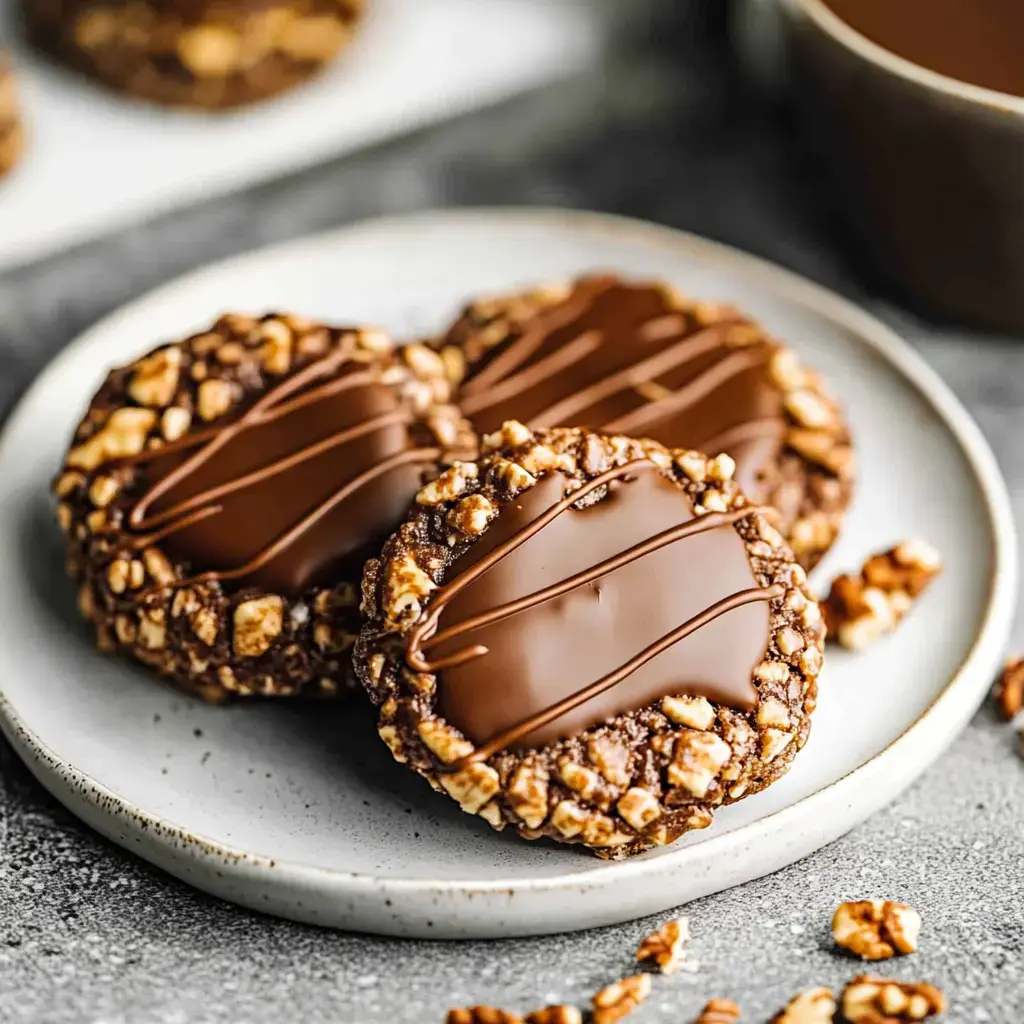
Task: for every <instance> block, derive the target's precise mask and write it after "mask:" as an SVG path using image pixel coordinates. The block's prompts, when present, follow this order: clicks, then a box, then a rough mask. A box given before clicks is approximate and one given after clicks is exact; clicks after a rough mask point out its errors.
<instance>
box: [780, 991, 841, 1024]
mask: <svg viewBox="0 0 1024 1024" xmlns="http://www.w3.org/2000/svg"><path fill="white" fill-rule="evenodd" d="M835 1012H836V998H835V995H834V994H833V992H832V989H830V988H809V989H807V990H806V991H805V992H800V993H798V994H797V995H795V996H793V998H792V999H790V1001H789V1002H788V1003H786V1005H785V1006H784V1007H783V1008H782V1009H781V1010H779V1012H778V1013H777V1014H775V1016H774V1017H772V1019H771V1020H770V1021H769V1022H768V1024H832V1018H833V1016H834V1015H835Z"/></svg>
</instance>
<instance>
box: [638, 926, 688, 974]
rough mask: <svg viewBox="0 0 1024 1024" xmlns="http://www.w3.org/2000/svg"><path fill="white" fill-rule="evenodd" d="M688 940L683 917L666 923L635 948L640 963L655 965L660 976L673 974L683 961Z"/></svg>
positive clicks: (686, 927)
mask: <svg viewBox="0 0 1024 1024" xmlns="http://www.w3.org/2000/svg"><path fill="white" fill-rule="evenodd" d="M689 938H690V927H689V922H688V921H687V919H686V918H685V917H679V918H676V919H675V920H673V921H666V922H665V923H664V924H663V925H662V926H661V927H660V928H658V929H656V930H655V931H653V932H651V934H650V935H648V936H647V937H646V938H644V940H643V941H642V942H641V943H640V945H639V946H638V947H637V951H636V958H637V960H638V961H639V962H640V963H654V964H657V966H658V970H660V971H661V973H662V974H675V972H676V971H678V970H679V966H680V964H681V963H682V961H683V956H684V949H683V947H684V946H685V944H686V942H687V941H688V940H689Z"/></svg>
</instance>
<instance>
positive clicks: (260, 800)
mask: <svg viewBox="0 0 1024 1024" xmlns="http://www.w3.org/2000/svg"><path fill="white" fill-rule="evenodd" d="M594 268H607V269H612V270H619V271H622V272H624V273H628V274H633V275H658V276H662V277H665V278H667V279H669V280H670V281H672V282H673V283H674V284H677V285H679V286H681V287H683V288H685V289H686V290H688V291H689V292H691V293H692V294H694V295H699V296H702V297H706V298H709V299H723V300H732V301H735V302H737V303H739V304H740V305H742V306H744V307H745V308H746V309H747V310H748V311H749V312H751V313H752V314H754V315H755V316H757V317H759V318H760V319H762V320H763V321H764V322H765V323H766V324H767V325H768V327H769V328H771V329H772V330H774V331H775V332H777V333H778V334H779V335H780V336H782V337H784V338H786V339H787V340H788V341H790V342H791V343H792V344H793V345H794V347H796V348H797V349H798V350H799V351H800V353H801V354H802V355H803V356H805V357H806V358H807V360H808V361H809V362H810V363H812V364H813V365H815V366H817V367H819V368H820V369H821V370H822V371H824V372H825V373H826V374H827V375H828V376H829V378H830V379H831V380H832V381H833V383H834V386H835V389H836V390H837V391H838V393H839V396H840V397H841V399H842V400H843V402H844V403H845V405H846V408H847V411H848V413H849V416H850V420H851V423H852V427H853V431H854V436H855V439H856V441H857V444H858V449H859V458H860V463H861V467H862V469H861V479H860V484H859V492H858V495H857V498H856V501H855V503H854V506H853V508H852V510H851V513H850V516H849V520H848V524H847V527H846V529H845V531H844V533H843V535H842V537H841V539H840V541H839V543H838V545H837V546H836V548H835V549H834V550H833V552H832V553H831V554H830V555H829V556H828V558H827V559H826V560H825V562H824V563H823V565H822V566H821V567H820V568H819V569H818V570H817V571H816V573H815V574H814V575H813V576H812V580H813V581H814V582H816V583H817V585H818V586H819V588H820V587H822V586H823V585H825V584H826V583H827V580H828V579H829V578H830V577H831V575H833V574H834V573H835V572H837V571H839V570H841V569H844V568H855V567H857V566H859V565H860V562H861V560H862V558H863V557H864V555H865V554H867V553H868V552H869V551H872V550H876V549H880V548H884V547H887V546H888V545H889V544H890V543H891V542H893V541H897V540H900V539H904V538H906V537H909V536H911V535H915V534H920V535H922V536H924V537H926V538H927V539H928V540H930V541H931V542H932V543H933V544H935V545H936V546H938V548H939V549H940V550H941V551H942V553H943V555H944V557H945V560H946V569H945V572H944V574H943V576H942V577H941V578H940V580H939V581H938V582H936V583H935V584H934V585H933V587H932V589H931V590H930V591H929V592H928V593H927V594H926V595H925V596H924V598H923V599H922V600H921V602H920V606H919V607H918V608H917V609H916V610H915V611H914V612H913V614H912V615H911V616H910V617H909V618H908V619H907V621H906V622H905V623H904V625H903V626H902V627H901V628H900V630H899V631H898V632H897V633H896V634H895V635H894V636H893V637H891V638H889V639H887V640H884V641H882V642H880V643H879V644H878V645H876V647H874V648H872V649H871V650H870V651H869V652H867V653H866V654H861V655H851V654H846V653H844V652H835V651H834V652H831V656H830V657H829V659H828V661H827V664H826V668H825V671H824V673H823V676H822V681H821V702H820V706H819V709H818V711H817V713H816V715H815V721H814V727H813V729H812V733H811V739H810V742H809V744H808V747H807V749H806V750H805V751H804V752H803V753H802V754H801V755H800V756H799V757H798V758H797V760H796V762H795V765H794V767H793V770H792V771H791V772H790V774H789V775H788V776H787V777H786V778H785V779H783V780H782V781H781V782H779V783H777V784H776V785H775V786H773V787H772V788H771V789H769V790H768V791H767V792H765V793H763V794H760V795H758V796H756V797H752V798H750V799H749V800H746V801H743V802H742V803H740V804H738V805H737V806H735V807H730V808H726V809H724V810H722V811H720V812H719V814H718V816H717V818H716V821H715V824H714V825H713V826H712V828H710V829H708V830H707V831H704V832H700V833H696V834H694V835H692V836H691V837H690V838H689V839H687V840H685V841H683V842H681V843H679V844H677V845H676V846H673V847H669V848H667V849H663V850H659V851H657V852H655V853H652V854H648V855H645V856H644V857H641V858H639V859H637V860H635V861H631V862H627V863H623V864H606V863H603V862H601V861H598V860H595V859H593V858H592V857H590V856H588V855H586V854H583V853H581V852H579V851H577V850H573V849H562V848H555V847H553V846H549V845H546V844H542V843H525V842H522V841H520V840H517V839H516V838H515V837H514V836H511V835H501V834H495V833H492V832H491V830H490V829H489V827H488V826H487V825H486V824H484V823H483V822H479V821H476V820H474V819H473V818H471V817H469V816H466V815H463V814H461V813H460V812H459V811H458V810H457V809H456V808H455V807H454V806H451V805H450V804H449V803H448V801H445V800H442V799H439V798H437V797H436V796H435V794H433V793H431V792H430V791H429V789H428V788H427V787H426V785H425V784H424V783H422V782H421V781H420V780H418V779H415V778H412V777H411V773H408V772H406V771H404V770H403V769H402V767H401V766H400V765H396V764H394V763H393V762H392V760H391V757H390V754H389V753H388V751H387V750H386V749H385V748H384V746H383V745H382V744H381V743H380V741H379V740H378V739H377V737H376V735H375V734H374V732H373V728H372V716H371V714H370V713H369V712H368V711H367V710H366V709H365V708H361V707H360V706H359V705H358V704H356V705H348V706H343V705H338V706H325V705H320V706H314V707H309V706H306V707H299V706H297V705H262V706H259V707H230V708H211V707H206V706H202V705H199V704H198V703H194V702H192V701H190V700H188V699H186V698H183V697H180V696H178V695H176V694H174V693H173V692H171V691H170V690H167V689H164V688H163V687H161V686H160V685H157V684H154V683H153V682H152V681H151V680H150V679H148V678H147V677H146V673H145V672H144V670H142V669H139V668H136V667H135V666H132V665H128V664H122V663H120V662H116V661H112V660H110V659H108V658H105V657H103V656H101V655H99V654H97V653H95V652H94V651H92V650H91V649H90V646H89V643H88V640H87V639H86V636H85V631H84V629H83V628H82V627H81V626H80V624H79V622H78V620H77V615H76V613H75V610H74V598H73V593H72V588H71V587H70V586H69V585H68V582H67V581H66V580H65V579H64V578H63V572H62V558H63V556H62V551H61V541H60V538H59V536H58V534H57V531H56V529H55V527H54V526H53V524H52V510H51V508H50V504H49V500H48V497H47V484H48V480H49V478H50V476H51V474H52V472H53V471H54V469H55V468H56V466H57V464H58V461H59V458H60V454H61V451H62V449H63V446H64V444H65V441H66V438H67V436H68V434H69V432H70V430H71V428H72V425H73V423H74V422H75V420H76V418H77V416H78V415H79V412H80V410H81V408H82V406H83V405H84V404H85V402H86V400H87V399H88V397H89V395H90V394H91V392H92V391H93V389H94V387H95V386H96V385H97V384H98V383H99V381H100V379H101V378H102V376H103V372H104V369H105V367H106V366H108V365H110V364H111V363H114V362H118V361H122V360H126V359H130V358H132V357H133V356H135V355H137V354H139V353H141V352H142V351H144V350H146V349H147V348H149V347H151V346H152V345H153V344H154V343H155V342H157V341H159V340H161V339H165V338H172V337H175V336H178V335H181V334H184V333H186V332H187V331H189V330H192V329H196V328H199V327H201V326H202V325H203V324H204V323H205V322H207V321H209V320H210V319H211V318H212V317H213V316H214V315H216V314H217V313H218V312H220V311H222V310H225V309H239V310H247V311H253V312H257V311H261V310H263V309H265V308H272V307H282V308H288V309H292V310H295V311H297V312H302V313H303V314H306V315H310V316H314V317H322V318H325V319H335V320H337V319H345V320H353V319H355V320H369V321H376V322H379V323H382V324H383V325H384V326H386V327H388V328H390V329H392V330H393V331H396V332H399V333H404V334H413V333H417V332H420V331H430V330H435V329H437V328H438V327H439V326H440V325H442V324H443V323H444V322H445V321H446V320H447V319H448V318H449V317H450V316H451V314H452V313H453V312H454V311H455V309H456V308H457V307H458V306H459V305H460V303H461V302H462V301H463V299H464V298H465V297H466V296H467V295H468V294H470V293H472V292H476V291H492V290H499V289H505V288H508V287H514V286H516V285H525V284H529V283H533V282H537V281H543V280H545V279H548V278H552V277H556V278H557V277H560V276H563V275H566V274H570V273H575V272H579V271H583V270H589V269H594ZM1016 564H1017V563H1016V549H1015V540H1014V533H1013V525H1012V520H1011V517H1010V512H1009V507H1008V502H1007V497H1006V494H1005V489H1004V487H1003V484H1002V482H1001V479H1000V477H999V473H998V470H997V468H996V466H995V463H994V461H993V459H992V456H991V453H990V452H989V449H988V447H987V445H986V444H985V442H984V440H983V439H982V437H981V435H980V433H979V432H978V430H977V428H976V426H975V425H974V424H973V422H972V421H971V420H970V418H969V417H968V415H967V414H966V413H965V412H964V410H963V409H962V408H961V406H960V405H959V403H957V401H956V400H955V399H954V398H953V397H952V396H951V394H950V393H949V391H948V390H947V389H946V387H945V386H944V385H943V384H942V383H941V382H940V381H939V380H938V379H937V378H936V377H935V375H934V374H933V373H932V371H931V370H929V369H928V368H927V367H926V366H925V365H924V364H923V363H922V362H921V361H920V360H919V359H918V358H917V357H916V356H915V355H914V354H913V353H912V352H911V351H910V350H909V349H907V348H906V346H905V345H904V344H903V343H902V342H901V341H899V339H897V338H896V337H895V336H894V335H893V334H892V333H891V332H890V331H889V330H888V329H887V328H885V327H883V326H882V325H881V324H879V323H878V322H877V321H875V320H873V319H872V318H870V317H868V316H867V315H865V314H864V313H862V312H860V311H858V310H857V309H855V308H854V307H852V306H850V305H849V304H848V303H846V302H844V301H842V300H840V299H838V298H836V297H835V296H832V295H830V294H829V293H827V292H825V291H823V290H822V289H820V288H817V287H815V286H813V285H811V284H809V283H807V282H804V281H802V280H801V279H798V278H796V277H795V276H793V275H791V274H789V273H787V272H785V271H782V270H779V269H777V268H774V267H771V266H769V265H767V264H765V263H763V262H761V261H759V260H756V259H754V258H752V257H748V256H745V255H742V254H739V253H736V252H734V251H732V250H729V249H726V248H724V247H722V246H718V245H715V244H713V243H710V242H706V241H703V240H701V239H697V238H694V237H692V236H688V235H685V234H681V233H679V232H674V231H670V230H668V229H663V228H655V227H652V226H648V225H643V224H639V223H637V222H632V221H625V220H620V219H616V218H611V217H603V216H599V215H594V214H578V213H564V212H543V211H517V212H509V211H505V212H502V211H466V212H448V213H438V214H427V215H420V216H413V217H408V218H401V219H395V220H384V221H376V222H369V223H366V224H363V225H358V226H356V227H354V228H349V229H345V230H342V231H338V232H332V233H330V234H327V235H322V236H318V237H314V238H311V239H307V240H302V241H298V242H293V243H290V244H288V245H284V246H278V247H275V248H272V249H267V250H263V251H261V252H256V253H253V254H250V255H247V256H244V257H241V258H238V259H233V260H230V261H228V262H226V263H222V264H218V265H215V266H213V267H210V268H207V269H205V270H202V271H199V272H197V273H194V274H191V275H189V276H188V277H186V278H183V279H181V280H179V281H178V282H175V283H173V284H171V285H169V286H167V287H165V288H162V289H160V290H159V291H158V292H155V293H153V294H152V295H150V296H148V297H146V298H144V299H142V300H140V301H138V302H135V303H133V304H131V305H130V306H128V307H125V308H124V309H122V310H121V311H120V312H118V313H116V314H114V315H113V316H111V317H109V318H107V319H106V320H105V321H103V322H102V323H101V324H99V325H98V326H96V327H95V328H93V329H92V330H90V331H89V332H88V333H87V334H86V335H85V336H84V337H83V338H81V339H80V340H79V341H78V342H76V343H75V344H74V345H73V346H71V347H70V348H69V349H68V350H67V351H66V352H65V353H64V354H63V355H62V356H61V357H60V358H59V359H58V360H57V361H56V362H55V363H54V364H52V366H51V367H50V368H49V370H47V371H46V372H45V373H44V374H43V376H42V377H41V378H40V379H39V381H38V382H37V383H36V385H35V386H34V388H33V389H32V390H31V391H30V393H29V394H28V395H27V397H26V398H25V399H24V401H23V403H22V404H21V406H20V407H19V408H18V409H17V410H16V412H15V413H14V415H13V416H12V417H11V420H10V421H9V423H8V426H7V429H6V431H5V433H4V436H3V439H2V441H0V565H3V566H4V567H5V575H4V577H3V579H2V580H0V650H3V651H4V662H3V665H2V666H0V724H2V725H3V728H4V731H5V733H6V734H7V735H8V737H9V738H10V739H11V741H12V742H13V744H14V745H15V747H16V749H18V751H19V752H20V753H21V755H22V756H23V757H24V758H25V760H26V761H27V762H28V764H29V766H30V767H31V769H32V770H33V772H34V773H35V774H36V775H37V776H38V777H39V778H40V780H41V781H42V782H43V783H44V785H46V786H47V787H48V788H49V789H50V790H51V791H52V792H53V793H54V794H55V795H56V796H57V797H58V798H59V799H60V800H62V801H63V802H64V803H65V804H67V805H68V807H70V808H71V809H72V810H73V811H75V813H77V814H79V815H80V816H81V817H82V818H83V819H85V820H86V821H87V822H89V823H90V824H91V825H92V826H94V827H95V828H97V829H98V830H99V831H101V832H103V833H104V834H105V835H107V836H109V837H110V838H112V839H113V840H114V841H116V842H118V843H121V844H122V845H123V846H125V847H127V848H129V849H132V850H134V851H136V852H137V853H139V854H141V855H142V856H144V857H146V858H147V859H149V860H151V861H152V862H154V863H156V864H158V865H160V866H161V867H163V868H165V869H167V870H168V871H171V872H172V873H174V874H176V875H178V876H179V877H181V878H183V879H185V880H187V881H189V882H191V883H192V884H195V885H197V886H199V887H201V888H203V889H206V890H207V891H210V892H213V893H216V894H218V895H220V896H223V897H224V898H226V899H230V900H234V901H236V902H239V903H243V904H246V905H248V906H252V907H256V908H259V909H263V910H267V911H269V912H272V913H276V914H281V915H284V916H288V917H292V918H296V919H301V920H306V921H313V922H317V923H320V924H327V925H332V926H335V927H348V928H359V929H365V930H371V931H378V932H385V933H391V934H400V935H416V936H437V937H441V936H453V937H455V936H495V937H499V936H509V935H516V934H531V933H542V932H553V931H564V930H568V929H572V928H582V927H587V926H593V925H599V924H605V923H610V922H613V921H620V920H625V919H628V918H631V917H636V916H639V915H641V914H645V913H650V912H653V911H656V910H660V909H663V908H665V907H669V906H673V905H675V904H679V903H682V902H684V901H686V900H688V899H692V898H694V897H696V896H699V895H702V894H706V893H709V892H714V891H716V890H718V889H721V888H724V887H727V886H730V885H734V884H737V883H739V882H743V881H745V880H747V879H750V878H753V877H757V876H759V875H762V874H765V873H768V872H770V871H773V870H775V869H777V868H779V867H781V866H783V865H785V864H788V863H791V862H792V861H794V860H796V859H798V858H799V857H801V856H803V855H805V854H806V853H808V852H810V851H811V850H814V849H816V848H818V847H819V846H821V845H823V844H824V843H827V842H829V841H830V840H832V839H834V838H835V837H837V836H838V835H840V834H842V833H843V832H845V831H846V830H848V829H849V828H851V827H852V826H853V825H855V824H856V823H857V822H859V821H861V820H863V819H864V818H865V817H866V816H867V815H869V814H870V813H872V812H873V811H875V810H877V809H878V808H880V807H881V806H883V805H884V804H885V803H886V802H887V801H888V800H890V799H892V798H893V797H894V796H895V795H896V794H897V793H898V792H899V791H900V790H902V789H903V788H905V787H906V786H907V785H908V784H909V783H910V782H911V781H912V780H913V779H914V778H915V777H916V776H917V775H918V774H919V773H920V772H921V771H922V770H923V769H924V768H925V767H927V765H928V764H930V763H931V762H932V761H933V760H934V759H935V758H936V757H938V756H939V755H940V754H941V753H942V751H943V750H944V748H945V746H946V745H947V744H948V743H949V741H950V740H951V739H952V738H953V736H954V735H955V734H956V732H957V731H958V729H959V728H960V727H961V726H962V725H963V724H964V723H965V722H966V721H967V719H968V718H969V717H970V715H971V714H972V713H973V711H974V710H975V709H976V707H977V706H978V703H979V702H980V701H981V699H982V697H983V695H984V693H985V692H986V690H987V688H988V685H989V683H990V681H991V678H992V676H993V675H994V673H995V670H996V668H997V666H998V664H999V662H1000V660H1001V657H1002V654H1003V645H1004V643H1005V640H1006V636H1007V633H1008V629H1009V623H1010V616H1011V614H1012V610H1013V602H1014V597H1015V590H1016Z"/></svg>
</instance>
